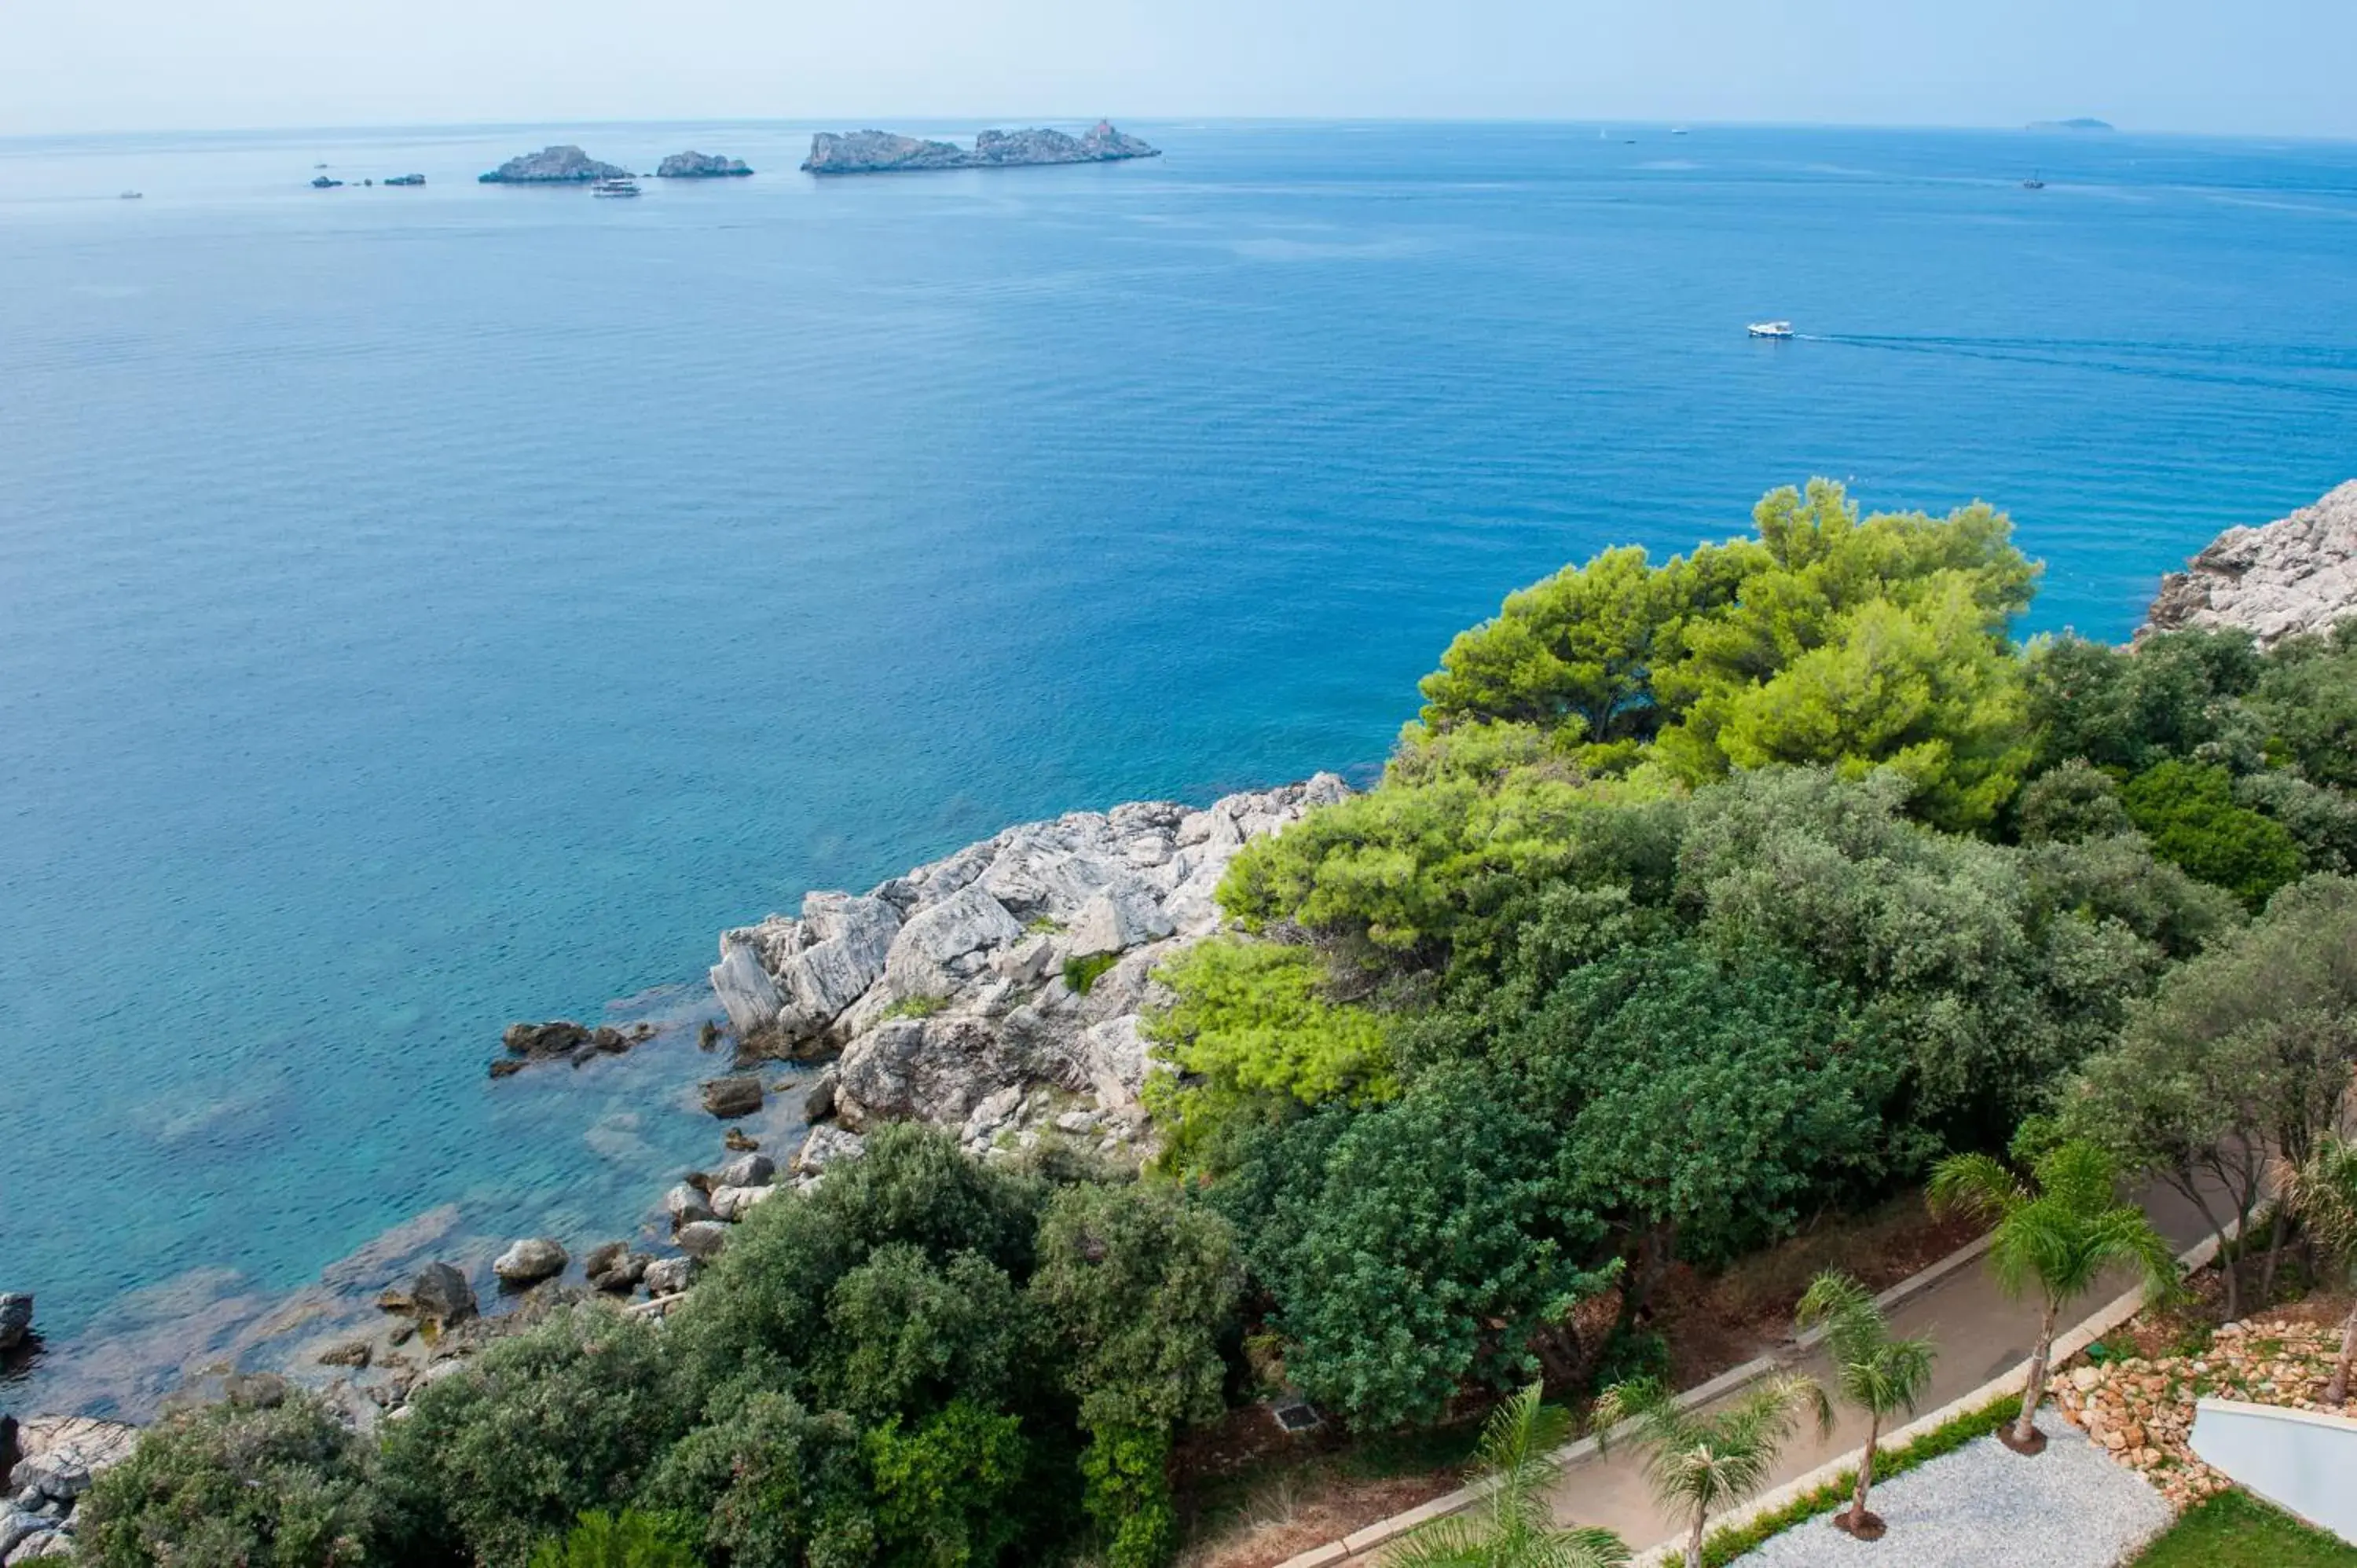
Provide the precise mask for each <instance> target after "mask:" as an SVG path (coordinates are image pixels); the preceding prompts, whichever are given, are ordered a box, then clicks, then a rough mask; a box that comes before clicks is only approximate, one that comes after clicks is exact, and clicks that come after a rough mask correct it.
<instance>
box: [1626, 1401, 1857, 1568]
mask: <svg viewBox="0 0 2357 1568" xmlns="http://www.w3.org/2000/svg"><path fill="white" fill-rule="evenodd" d="M1804 1411H1813V1412H1815V1413H1816V1417H1817V1425H1818V1427H1819V1429H1820V1430H1823V1431H1828V1432H1829V1431H1831V1430H1832V1429H1833V1420H1834V1411H1833V1406H1832V1405H1831V1404H1830V1403H1828V1402H1826V1400H1825V1391H1824V1390H1823V1389H1821V1388H1819V1387H1818V1386H1817V1384H1816V1380H1814V1379H1813V1378H1803V1377H1800V1376H1798V1375H1796V1374H1792V1373H1787V1374H1785V1375H1783V1376H1781V1377H1775V1378H1770V1379H1769V1380H1767V1381H1765V1382H1762V1383H1759V1384H1756V1385H1754V1386H1753V1388H1752V1389H1751V1391H1749V1393H1746V1394H1744V1395H1743V1396H1742V1397H1741V1398H1739V1399H1738V1400H1736V1401H1735V1402H1733V1403H1732V1404H1728V1405H1726V1406H1724V1407H1722V1408H1720V1409H1718V1410H1715V1411H1699V1410H1683V1409H1681V1408H1679V1406H1678V1403H1677V1402H1676V1400H1675V1399H1674V1398H1673V1397H1672V1395H1671V1393H1670V1391H1669V1389H1668V1387H1667V1386H1666V1385H1664V1384H1663V1383H1662V1382H1661V1381H1660V1380H1658V1379H1654V1378H1640V1379H1637V1380H1634V1381H1631V1382H1626V1383H1619V1384H1616V1385H1614V1386H1613V1387H1611V1388H1609V1389H1607V1390H1605V1391H1604V1393H1603V1396H1602V1397H1601V1398H1599V1399H1598V1401H1597V1402H1596V1408H1595V1409H1594V1410H1593V1411H1592V1412H1589V1419H1590V1421H1591V1422H1592V1423H1593V1424H1594V1426H1595V1429H1596V1448H1597V1452H1598V1453H1599V1454H1600V1453H1603V1452H1604V1451H1605V1450H1606V1448H1607V1447H1608V1446H1609V1444H1610V1443H1611V1441H1612V1434H1611V1429H1612V1428H1613V1427H1615V1426H1618V1425H1620V1423H1622V1422H1624V1421H1629V1420H1631V1419H1634V1420H1635V1421H1636V1423H1637V1434H1636V1438H1635V1441H1636V1444H1637V1445H1638V1447H1640V1448H1641V1449H1642V1450H1644V1452H1645V1479H1646V1481H1647V1482H1648V1483H1649V1484H1650V1485H1651V1486H1652V1488H1653V1498H1654V1500H1655V1501H1657V1502H1659V1503H1660V1504H1661V1505H1662V1510H1663V1512H1664V1513H1667V1514H1670V1515H1672V1516H1674V1517H1677V1518H1683V1519H1684V1520H1687V1521H1688V1523H1687V1529H1686V1553H1685V1562H1686V1568H1702V1538H1703V1530H1704V1527H1705V1526H1706V1525H1707V1524H1708V1523H1709V1522H1710V1516H1711V1514H1712V1512H1713V1511H1714V1510H1716V1509H1723V1508H1726V1507H1727V1506H1728V1505H1729V1504H1732V1503H1739V1502H1741V1501H1742V1500H1743V1499H1744V1498H1748V1497H1749V1496H1750V1495H1751V1494H1752V1493H1754V1492H1756V1491H1758V1490H1759V1489H1760V1487H1761V1486H1762V1485H1764V1484H1765V1483H1766V1481H1767V1479H1768V1477H1769V1473H1770V1471H1771V1470H1773V1469H1774V1468H1775V1465H1776V1455H1778V1454H1780V1453H1781V1452H1782V1451H1783V1447H1784V1440H1785V1439H1786V1438H1788V1437H1790V1436H1792V1428H1793V1426H1794V1425H1795V1424H1796V1423H1798V1421H1799V1420H1800V1417H1801V1414H1802V1412H1804Z"/></svg>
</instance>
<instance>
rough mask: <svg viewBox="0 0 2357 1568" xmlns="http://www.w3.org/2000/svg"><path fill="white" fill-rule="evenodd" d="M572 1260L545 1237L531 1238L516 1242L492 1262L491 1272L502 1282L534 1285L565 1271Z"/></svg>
mask: <svg viewBox="0 0 2357 1568" xmlns="http://www.w3.org/2000/svg"><path fill="white" fill-rule="evenodd" d="M572 1261H573V1260H572V1259H571V1258H569V1257H567V1256H566V1255H565V1249H564V1247H563V1246H562V1245H560V1244H559V1243H558V1242H556V1241H555V1240H553V1239H551V1238H549V1237H546V1236H534V1237H530V1238H527V1239H526V1240H522V1241H518V1242H517V1243H516V1244H515V1245H514V1246H512V1247H510V1248H509V1249H508V1250H507V1251H504V1252H501V1253H500V1255H499V1257H498V1258H496V1259H495V1260H493V1262H492V1263H491V1273H495V1274H497V1275H499V1276H500V1281H501V1283H506V1284H511V1285H529V1284H537V1283H540V1282H541V1281H542V1280H544V1279H549V1278H553V1277H554V1276H555V1275H557V1274H561V1273H564V1272H565V1264H567V1263H569V1262H572Z"/></svg>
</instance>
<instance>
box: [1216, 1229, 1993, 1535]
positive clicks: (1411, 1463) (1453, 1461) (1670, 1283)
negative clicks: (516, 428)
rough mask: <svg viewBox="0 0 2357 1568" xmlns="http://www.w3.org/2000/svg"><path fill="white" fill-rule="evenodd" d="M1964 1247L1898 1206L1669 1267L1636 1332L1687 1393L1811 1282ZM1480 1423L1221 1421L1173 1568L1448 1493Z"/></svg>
mask: <svg viewBox="0 0 2357 1568" xmlns="http://www.w3.org/2000/svg"><path fill="white" fill-rule="evenodd" d="M1975 1234H1976V1231H1975V1228H1974V1226H1973V1225H1972V1224H1971V1223H1970V1222H1968V1221H1963V1220H1949V1221H1944V1222H1940V1221H1934V1220H1932V1219H1931V1218H1930V1217H1929V1216H1928V1215H1927V1214H1926V1212H1925V1210H1924V1207H1923V1200H1922V1196H1921V1194H1920V1193H1918V1192H1907V1193H1902V1194H1900V1195H1899V1196H1898V1197H1893V1198H1891V1199H1889V1201H1887V1202H1885V1203H1883V1204H1881V1205H1878V1207H1876V1208H1872V1209H1869V1210H1867V1211H1866V1212H1864V1213H1862V1214H1857V1215H1850V1216H1846V1217H1841V1218H1829V1219H1824V1220H1821V1221H1819V1222H1817V1223H1816V1224H1813V1225H1812V1226H1811V1227H1810V1228H1808V1229H1807V1230H1803V1232H1802V1233H1801V1234H1799V1235H1797V1236H1794V1237H1792V1238H1791V1239H1790V1240H1786V1241H1783V1242H1781V1243H1780V1244H1779V1245H1777V1246H1775V1247H1773V1248H1770V1249H1769V1250H1768V1251H1764V1252H1760V1253H1758V1254H1755V1255H1754V1256H1752V1257H1749V1258H1747V1259H1745V1260H1743V1261H1742V1262H1738V1263H1736V1264H1734V1265H1733V1266H1731V1267H1729V1268H1727V1269H1725V1270H1721V1271H1718V1272H1716V1273H1708V1274H1706V1273H1701V1272H1699V1271H1697V1270H1695V1269H1693V1268H1691V1267H1689V1266H1686V1265H1684V1264H1681V1265H1679V1266H1678V1267H1676V1268H1674V1269H1673V1270H1672V1271H1671V1273H1670V1275H1669V1277H1668V1278H1667V1279H1666V1280H1664V1281H1663V1284H1662V1286H1661V1288H1660V1289H1659V1290H1658V1291H1657V1292H1656V1294H1655V1301H1654V1308H1653V1311H1652V1315H1651V1318H1650V1320H1649V1322H1648V1323H1647V1324H1646V1326H1647V1327H1649V1328H1651V1329H1652V1330H1653V1331H1654V1332H1656V1333H1659V1334H1660V1335H1661V1336H1662V1337H1663V1339H1665V1340H1666V1341H1667V1342H1668V1344H1669V1348H1670V1371H1671V1379H1672V1381H1673V1382H1674V1383H1675V1384H1676V1385H1677V1386H1679V1387H1681V1388H1685V1387H1691V1386H1693V1385H1694V1384H1695V1383H1699V1382H1702V1381H1704V1380H1707V1379H1709V1378H1711V1377H1713V1376H1715V1375H1717V1373H1719V1372H1723V1371H1725V1370H1726V1369H1727V1368H1729V1367H1733V1366H1738V1365H1739V1364H1741V1363H1742V1362H1745V1361H1748V1360H1749V1359H1752V1358H1753V1357H1755V1356H1758V1355H1760V1354H1762V1353H1763V1352H1765V1351H1767V1350H1769V1349H1770V1348H1773V1347H1774V1346H1775V1345H1776V1344H1777V1343H1778V1342H1780V1341H1781V1340H1782V1339H1783V1338H1784V1337H1786V1336H1788V1335H1789V1334H1790V1333H1791V1330H1792V1306H1793V1304H1794V1303H1796V1302H1798V1301H1799V1300H1800V1298H1801V1294H1802V1292H1803V1291H1805V1290H1806V1289H1807V1288H1808V1284H1809V1281H1810V1280H1811V1279H1813V1278H1814V1277H1815V1275H1816V1274H1817V1273H1818V1272H1819V1271H1820V1270H1823V1269H1828V1268H1841V1269H1845V1270H1846V1271H1848V1272H1849V1273H1852V1274H1855V1275H1857V1277H1858V1278H1859V1279H1860V1280H1861V1281H1863V1282H1864V1283H1866V1285H1867V1288H1868V1289H1870V1290H1876V1291H1879V1290H1883V1289H1886V1288H1888V1287H1889V1286H1891V1285H1894V1284H1897V1283H1899V1282H1900V1280H1903V1279H1905V1278H1907V1277H1908V1276H1909V1275H1910V1274H1912V1273H1917V1272H1918V1271H1919V1270H1921V1269H1923V1268H1925V1267H1927V1266H1929V1265H1930V1264H1932V1263H1933V1262H1938V1261H1939V1260H1940V1259H1941V1258H1943V1257H1945V1256H1946V1255H1947V1254H1948V1253H1950V1252H1952V1251H1955V1250H1956V1249H1957V1248H1958V1247H1961V1246H1963V1245H1964V1244H1965V1243H1966V1242H1968V1241H1970V1240H1972V1239H1973V1237H1974V1236H1975ZM1619 1310H1620V1302H1619V1300H1618V1298H1617V1296H1615V1295H1612V1294H1607V1295H1605V1296H1603V1297H1600V1298H1598V1300H1596V1301H1594V1302H1591V1303H1588V1304H1587V1306H1586V1307H1585V1308H1584V1309H1583V1310H1582V1312H1581V1314H1580V1315H1579V1319H1578V1321H1579V1326H1580V1327H1581V1330H1582V1332H1583V1335H1587V1334H1591V1333H1593V1334H1600V1333H1601V1332H1602V1331H1603V1330H1604V1329H1605V1328H1607V1327H1609V1325H1610V1324H1611V1322H1612V1320H1613V1318H1614V1317H1615V1316H1617V1314H1618V1312H1619ZM1482 1413H1483V1412H1482V1410H1481V1409H1480V1407H1478V1406H1469V1408H1467V1409H1466V1410H1465V1411H1463V1412H1461V1419H1460V1420H1458V1421H1457V1422H1456V1423H1452V1424H1450V1425H1448V1426H1445V1427H1442V1428H1440V1429H1438V1430H1436V1431H1433V1432H1428V1433H1422V1434H1405V1435H1396V1436H1386V1437H1381V1438H1374V1439H1370V1440H1366V1441H1363V1442H1353V1441H1351V1438H1350V1436H1349V1434H1346V1433H1343V1432H1341V1431H1340V1430H1339V1429H1338V1428H1336V1427H1335V1426H1333V1425H1331V1424H1329V1425H1327V1426H1324V1427H1321V1428H1319V1429H1318V1431H1317V1432H1315V1433H1312V1434H1308V1435H1306V1436H1303V1437H1294V1436H1289V1435H1287V1434H1286V1433H1285V1432H1283V1431H1282V1430H1281V1429H1280V1428H1279V1427H1278V1426H1277V1424H1276V1423H1275V1420H1274V1418H1272V1417H1271V1416H1270V1415H1269V1413H1268V1412H1267V1410H1266V1409H1265V1407H1262V1406H1257V1405H1255V1406H1251V1407H1247V1408H1246V1409H1243V1410H1240V1411H1234V1412H1230V1414H1229V1416H1228V1418H1227V1419H1226V1420H1225V1421H1223V1422H1222V1423H1219V1424H1218V1425H1216V1426H1214V1427H1211V1428H1210V1429H1209V1430H1207V1431H1205V1432H1201V1433H1198V1434H1193V1435H1192V1436H1190V1437H1189V1439H1188V1440H1187V1441H1186V1442H1185V1443H1183V1444H1181V1446H1180V1449H1179V1454H1178V1455H1177V1458H1176V1466H1175V1467H1176V1471H1177V1482H1178V1491H1179V1515H1180V1520H1181V1525H1182V1528H1183V1529H1184V1530H1185V1531H1186V1535H1187V1539H1188V1542H1189V1544H1188V1546H1187V1548H1186V1549H1185V1550H1184V1551H1183V1552H1181V1554H1180V1556H1179V1564H1180V1568H1275V1564H1277V1563H1283V1562H1284V1561H1285V1560H1286V1558H1288V1557H1291V1556H1294V1555H1295V1554H1297V1553H1298V1552H1307V1551H1308V1550H1310V1549H1311V1548H1313V1547H1316V1546H1319V1545H1323V1544H1324V1543H1325V1542H1327V1541H1332V1540H1334V1539H1336V1538H1337V1537H1339V1536H1342V1535H1347V1534H1349V1533H1350V1532H1351V1530H1361V1529H1364V1528H1365V1527H1366V1526H1368V1525H1370V1524H1372V1523H1374V1522H1375V1521H1376V1520H1381V1519H1385V1518H1388V1517H1389V1516H1391V1515H1393V1514H1394V1513H1398V1512H1401V1511H1402V1510H1404V1509H1411V1508H1414V1507H1415V1506H1416V1505H1417V1504H1418V1503H1423V1502H1428V1501H1430V1500H1431V1499H1432V1498H1437V1497H1438V1496H1440V1495H1441V1494H1442V1493H1444V1492H1448V1491H1451V1490H1454V1489H1455V1488H1456V1487H1457V1486H1458V1484H1459V1482H1460V1481H1461V1479H1462V1473H1463V1466H1464V1462H1465V1459H1466V1456H1467V1455H1469V1453H1470V1451H1471V1449H1472V1446H1473V1441H1474V1438H1475V1436H1476V1435H1477V1432H1478V1428H1479V1424H1480V1416H1481V1414H1482Z"/></svg>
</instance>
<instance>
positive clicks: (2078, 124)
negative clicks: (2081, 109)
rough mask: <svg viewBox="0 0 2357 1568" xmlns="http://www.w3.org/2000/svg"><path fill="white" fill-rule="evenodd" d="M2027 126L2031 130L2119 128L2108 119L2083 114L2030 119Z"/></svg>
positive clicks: (2104, 129) (2114, 129)
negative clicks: (2069, 118) (2070, 116)
mask: <svg viewBox="0 0 2357 1568" xmlns="http://www.w3.org/2000/svg"><path fill="white" fill-rule="evenodd" d="M2028 128H2029V130H2032V131H2116V130H2118V129H2119V127H2118V126H2117V125H2115V124H2112V123H2111V122H2110V121H2109V120H2097V119H2095V118H2093V116H2090V115H2085V114H2082V115H2080V116H2078V117H2077V118H2076V119H2072V120H2032V121H2031V122H2030V123H2029V127H2028Z"/></svg>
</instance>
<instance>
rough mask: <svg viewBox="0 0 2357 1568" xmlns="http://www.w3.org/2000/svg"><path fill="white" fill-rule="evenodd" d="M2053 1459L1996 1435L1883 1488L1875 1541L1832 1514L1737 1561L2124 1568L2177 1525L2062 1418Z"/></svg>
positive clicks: (2051, 1437)
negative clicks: (2031, 1455) (1842, 1525)
mask: <svg viewBox="0 0 2357 1568" xmlns="http://www.w3.org/2000/svg"><path fill="white" fill-rule="evenodd" d="M2038 1426H2039V1430H2040V1431H2041V1432H2043V1433H2045V1434H2046V1435H2047V1439H2048V1442H2047V1445H2046V1452H2045V1453H2043V1454H2041V1455H2039V1456H2038V1457H2037V1458H2035V1459H2024V1458H2022V1457H2020V1456H2019V1455H2016V1454H2014V1453H2013V1452H2012V1451H2010V1450H2009V1449H2007V1447H2006V1446H2005V1445H2004V1444H2000V1443H1999V1442H1997V1440H1996V1438H1994V1437H1984V1438H1982V1439H1981V1440H1980V1441H1978V1442H1976V1443H1971V1444H1966V1445H1965V1446H1964V1447H1962V1448H1959V1449H1957V1450H1956V1451H1955V1452H1954V1453H1953V1454H1950V1455H1946V1456H1945V1457H1943V1458H1939V1459H1934V1460H1932V1462H1931V1463H1930V1464H1928V1465H1925V1466H1921V1468H1919V1469H1914V1470H1910V1471H1909V1472H1908V1473H1907V1474H1905V1475H1903V1476H1901V1477H1899V1478H1898V1479H1897V1480H1895V1481H1889V1482H1887V1483H1884V1484H1883V1485H1880V1486H1878V1487H1875V1488H1874V1498H1873V1500H1872V1502H1871V1503H1870V1504H1869V1505H1868V1506H1869V1507H1871V1508H1872V1509H1874V1511H1875V1512H1876V1513H1878V1514H1880V1515H1881V1516H1882V1517H1883V1519H1884V1520H1887V1521H1888V1522H1889V1526H1890V1533H1889V1534H1888V1535H1886V1536H1884V1537H1883V1538H1882V1540H1881V1541H1878V1542H1876V1543H1874V1544H1872V1545H1867V1544H1864V1543H1862V1542H1859V1541H1852V1540H1851V1539H1850V1538H1849V1537H1848V1536H1846V1535H1844V1534H1843V1533H1842V1532H1841V1531H1840V1530H1835V1528H1834V1527H1833V1516H1832V1515H1831V1514H1825V1515H1822V1516H1820V1517H1818V1518H1816V1519H1813V1520H1809V1521H1808V1522H1807V1523H1806V1524H1802V1525H1796V1526H1794V1527H1793V1528H1792V1529H1791V1530H1786V1531H1785V1532H1784V1533H1783V1534H1781V1535H1780V1536H1778V1537H1776V1538H1775V1539H1774V1540H1772V1541H1769V1542H1767V1543H1766V1544H1765V1545H1763V1546H1761V1547H1760V1549H1759V1550H1758V1551H1756V1552H1747V1553H1746V1554H1745V1555H1744V1556H1742V1557H1740V1558H1738V1559H1737V1561H1738V1562H1739V1563H1743V1564H1744V1565H1745V1568H1846V1565H1853V1564H1854V1565H1856V1568H1900V1564H1904V1565H1905V1568H2114V1565H2115V1564H2116V1563H2120V1562H2122V1561H2123V1560H2125V1559H2126V1558H2127V1557H2129V1556H2131V1555H2133V1554H2134V1553H2135V1552H2136V1550H2137V1549H2139V1548H2140V1547H2142V1546H2143V1545H2144V1544H2145V1543H2146V1542H2147V1541H2150V1540H2152V1538H2153V1537H2154V1536H2156V1535H2158V1534H2159V1533H2160V1532H2161V1531H2162V1530H2166V1529H2167V1528H2168V1527H2169V1523H2170V1521H2171V1520H2173V1519H2174V1518H2175V1517H2176V1516H2175V1513H2174V1511H2173V1510H2172V1509H2170V1508H2169V1504H2168V1503H2167V1502H2166V1501H2165V1500H2164V1499H2163V1498H2161V1495H2160V1494H2159V1493H2158V1491H2155V1490H2154V1489H2153V1488H2152V1487H2151V1486H2149V1485H2148V1484H2147V1482H2146V1481H2145V1479H2144V1478H2143V1477H2141V1476H2138V1475H2137V1474H2136V1472H2135V1471H2133V1470H2129V1469H2126V1468H2125V1467H2123V1466H2120V1465H2117V1464H2115V1463H2114V1462H2113V1461H2112V1460H2111V1458H2110V1457H2108V1456H2107V1455H2104V1453H2103V1452H2102V1451H2101V1450H2100V1449H2098V1448H2097V1447H2096V1446H2095V1445H2094V1444H2092V1443H2090V1442H2088V1441H2087V1437H2086V1434H2084V1433H2083V1432H2081V1431H2080V1430H2079V1429H2078V1428H2077V1427H2075V1426H2073V1425H2072V1424H2071V1423H2069V1422H2067V1421H2064V1420H2062V1419H2061V1417H2059V1416H2057V1415H2056V1414H2055V1413H2054V1412H2051V1411H2045V1412H2040V1415H2039V1418H2038Z"/></svg>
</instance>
